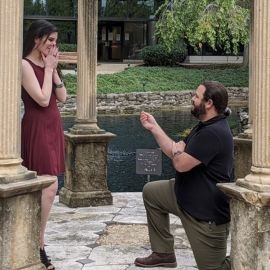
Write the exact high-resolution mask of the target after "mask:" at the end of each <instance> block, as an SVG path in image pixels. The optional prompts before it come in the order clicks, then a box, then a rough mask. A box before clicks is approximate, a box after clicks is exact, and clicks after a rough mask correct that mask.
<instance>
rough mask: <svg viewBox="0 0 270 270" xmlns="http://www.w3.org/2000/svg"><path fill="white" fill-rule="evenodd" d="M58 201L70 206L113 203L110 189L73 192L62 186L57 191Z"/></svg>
mask: <svg viewBox="0 0 270 270" xmlns="http://www.w3.org/2000/svg"><path fill="white" fill-rule="evenodd" d="M59 202H61V203H63V204H65V205H67V206H68V207H71V208H76V207H89V206H101V205H111V204H112V203H113V198H112V194H111V192H110V191H88V192H74V191H71V190H68V189H66V188H62V189H61V191H60V193H59Z"/></svg>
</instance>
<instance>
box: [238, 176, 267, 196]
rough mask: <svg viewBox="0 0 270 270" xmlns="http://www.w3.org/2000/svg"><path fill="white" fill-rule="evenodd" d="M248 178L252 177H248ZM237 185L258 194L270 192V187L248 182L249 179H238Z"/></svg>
mask: <svg viewBox="0 0 270 270" xmlns="http://www.w3.org/2000/svg"><path fill="white" fill-rule="evenodd" d="M248 176H250V175H247V176H246V177H248ZM269 178H270V176H269ZM236 184H237V185H238V186H241V187H244V188H247V189H249V190H254V191H256V192H270V185H263V184H258V183H256V182H251V181H247V179H244V178H242V179H237V181H236Z"/></svg>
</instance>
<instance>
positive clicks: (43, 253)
mask: <svg viewBox="0 0 270 270" xmlns="http://www.w3.org/2000/svg"><path fill="white" fill-rule="evenodd" d="M39 254H40V261H41V263H43V264H44V265H45V267H46V269H47V270H55V267H54V266H53V265H52V264H51V260H50V259H49V258H48V256H47V254H46V251H45V249H44V248H43V249H41V248H40V249H39Z"/></svg>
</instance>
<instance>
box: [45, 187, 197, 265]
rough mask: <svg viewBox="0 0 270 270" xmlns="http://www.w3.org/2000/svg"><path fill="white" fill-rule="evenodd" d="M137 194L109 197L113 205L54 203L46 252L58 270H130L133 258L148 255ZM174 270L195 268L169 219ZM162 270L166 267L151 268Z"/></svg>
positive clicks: (178, 228)
mask: <svg viewBox="0 0 270 270" xmlns="http://www.w3.org/2000/svg"><path fill="white" fill-rule="evenodd" d="M146 224H147V220H146V214H145V210H144V205H143V201H142V195H141V193H140V192H136V193H135V192H130V193H113V205H110V206H99V207H85V208H68V207H67V206H65V205H63V204H61V203H59V200H58V196H57V197H56V200H55V202H54V205H53V208H52V213H51V216H50V220H49V222H48V226H47V231H46V245H47V247H46V251H47V253H48V255H50V256H51V258H52V261H53V263H54V265H55V266H56V269H57V270H135V269H138V270H139V269H145V268H140V267H136V266H135V265H134V259H135V258H136V257H141V256H146V255H149V254H150V253H151V249H150V244H149V239H148V232H147V225H146ZM171 230H172V232H173V233H174V235H175V252H176V256H177V262H178V267H177V268H175V269H181V270H194V269H197V267H196V263H195V260H194V258H193V255H192V251H191V249H190V245H189V243H188V240H187V238H186V235H185V233H184V230H183V228H182V225H181V222H180V220H179V219H178V218H177V217H175V216H171ZM155 269H157V270H159V269H165V268H155Z"/></svg>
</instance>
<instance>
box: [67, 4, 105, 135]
mask: <svg viewBox="0 0 270 270" xmlns="http://www.w3.org/2000/svg"><path fill="white" fill-rule="evenodd" d="M97 23H98V1H96V0H79V1H78V42H77V43H78V84H77V85H78V88H77V119H76V124H75V125H74V126H73V128H72V129H71V132H72V133H76V134H89V133H101V132H103V131H102V130H101V129H99V127H98V126H97V109H96V108H97V100H96V98H97V93H96V66H97V27H98V26H97Z"/></svg>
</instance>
